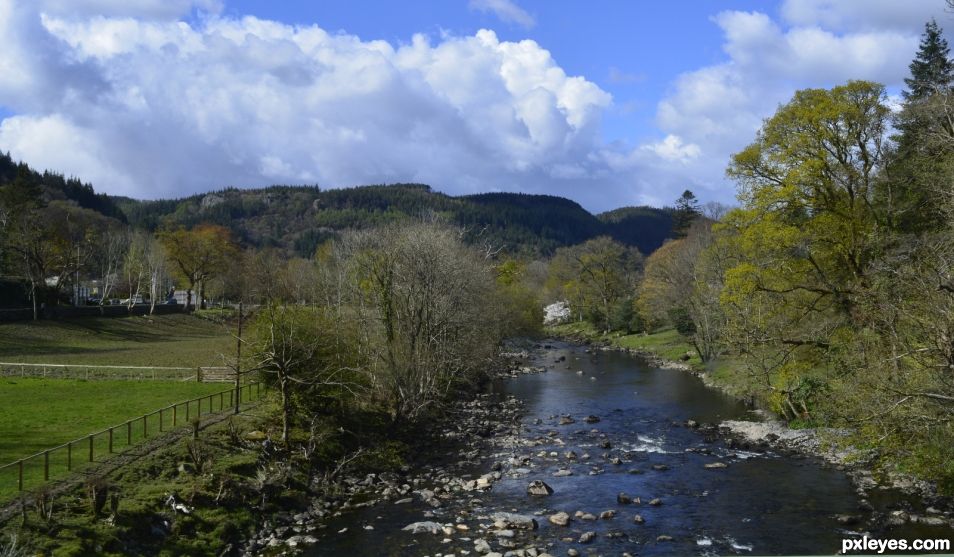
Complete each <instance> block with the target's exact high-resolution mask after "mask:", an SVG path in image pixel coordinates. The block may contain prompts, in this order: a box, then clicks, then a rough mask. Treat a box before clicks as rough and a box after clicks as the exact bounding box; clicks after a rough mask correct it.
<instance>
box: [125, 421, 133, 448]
mask: <svg viewBox="0 0 954 557" xmlns="http://www.w3.org/2000/svg"><path fill="white" fill-rule="evenodd" d="M126 444H127V445H132V420H129V421H128V422H126Z"/></svg>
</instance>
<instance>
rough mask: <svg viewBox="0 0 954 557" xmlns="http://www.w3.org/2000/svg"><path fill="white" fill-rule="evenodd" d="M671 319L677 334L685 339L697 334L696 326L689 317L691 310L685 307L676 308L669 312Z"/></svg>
mask: <svg viewBox="0 0 954 557" xmlns="http://www.w3.org/2000/svg"><path fill="white" fill-rule="evenodd" d="M669 319H670V320H671V321H672V325H673V327H675V328H676V332H678V333H679V334H680V335H682V336H684V337H688V336H692V335H693V334H695V332H696V324H695V323H693V321H692V316H691V315H689V310H688V309H686V308H684V307H674V308H671V309H670V310H669Z"/></svg>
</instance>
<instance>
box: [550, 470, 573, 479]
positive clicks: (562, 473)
mask: <svg viewBox="0 0 954 557" xmlns="http://www.w3.org/2000/svg"><path fill="white" fill-rule="evenodd" d="M572 475H573V471H572V470H567V469H566V468H561V469H559V470H557V471H556V472H554V473H553V477H554V478H564V477H566V476H572Z"/></svg>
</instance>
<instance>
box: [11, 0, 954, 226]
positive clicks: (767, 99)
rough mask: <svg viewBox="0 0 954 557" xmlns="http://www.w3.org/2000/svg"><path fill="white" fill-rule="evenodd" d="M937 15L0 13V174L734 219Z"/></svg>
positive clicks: (107, 4)
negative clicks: (44, 173)
mask: <svg viewBox="0 0 954 557" xmlns="http://www.w3.org/2000/svg"><path fill="white" fill-rule="evenodd" d="M932 17H934V18H936V19H937V21H938V23H939V24H940V25H941V26H942V27H945V28H946V27H950V28H951V29H952V30H954V13H951V12H950V11H949V10H948V9H947V7H946V4H945V2H944V0H908V1H898V0H779V1H775V2H770V1H745V0H739V1H724V2H717V1H704V2H700V1H698V0H672V1H667V2H633V1H630V0H603V1H601V2H589V3H584V2H578V1H570V0H432V1H424V0H404V1H402V2H385V1H377V2H372V1H370V0H350V1H348V2H328V1H323V2H315V1H311V0H300V1H295V2H293V1H283V2H274V1H261V0H0V38H2V44H3V45H4V48H3V49H0V151H4V152H9V153H10V154H11V155H12V156H13V157H14V158H15V159H20V160H24V161H26V162H27V163H29V164H30V165H31V166H33V167H35V168H39V169H51V170H54V171H57V172H60V173H62V174H65V175H67V176H76V177H79V178H81V179H82V180H84V181H88V182H90V183H92V184H93V185H94V187H95V188H96V190H97V191H104V192H107V193H110V194H115V195H126V196H130V197H136V198H144V199H156V198H169V197H180V196H184V195H190V194H193V193H197V192H204V191H209V190H214V189H220V188H223V187H229V186H235V187H263V186H267V185H271V184H317V185H319V186H321V187H323V188H334V187H348V186H355V185H362V184H381V183H395V182H417V183H426V184H429V185H431V186H432V187H434V188H435V189H437V190H439V191H443V192H446V193H449V194H453V195H462V194H469V193H477V192H485V191H520V192H526V193H546V194H551V195H560V196H564V197H568V198H570V199H573V200H575V201H578V202H579V203H580V204H582V205H583V206H584V207H586V208H587V209H589V210H591V211H594V212H599V211H604V210H609V209H613V208H616V207H621V206H626V205H645V204H648V205H655V206H661V205H666V204H671V203H672V202H673V201H674V200H675V198H676V197H678V196H679V195H680V194H681V193H682V191H683V190H685V189H690V190H692V191H693V192H695V194H696V195H697V197H698V198H700V199H701V200H702V201H704V202H705V201H718V202H722V203H732V202H733V200H734V198H735V185H734V184H733V183H732V182H731V181H729V180H727V179H726V178H725V167H726V165H727V163H728V160H729V157H730V156H731V155H732V153H734V152H737V151H739V150H740V149H742V148H743V147H744V146H745V145H747V144H749V143H750V142H751V141H752V140H753V139H754V137H755V133H756V132H757V130H758V128H759V126H760V124H761V122H762V121H763V120H764V119H765V118H767V117H769V116H771V115H772V113H773V112H774V111H775V110H776V109H777V108H778V106H779V105H780V104H781V103H784V102H786V101H787V100H789V99H790V98H791V96H792V94H793V93H794V92H795V91H796V90H798V89H803V88H806V87H831V86H834V85H838V84H840V83H844V82H846V81H848V80H851V79H868V80H874V81H878V82H881V83H883V84H885V85H886V87H887V90H888V93H889V95H891V96H897V95H898V94H899V93H900V91H901V89H902V87H903V79H904V78H905V77H906V76H907V75H908V71H909V70H908V64H909V63H910V61H911V59H912V58H913V56H914V54H915V52H916V50H917V46H918V41H919V37H920V34H921V33H922V32H923V29H924V24H925V22H927V21H928V20H929V19H930V18H932Z"/></svg>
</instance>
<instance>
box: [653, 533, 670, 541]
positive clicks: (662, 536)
mask: <svg viewBox="0 0 954 557" xmlns="http://www.w3.org/2000/svg"><path fill="white" fill-rule="evenodd" d="M656 541H657V542H671V541H672V536H667V535H666V534H661V535H659V536H656Z"/></svg>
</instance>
